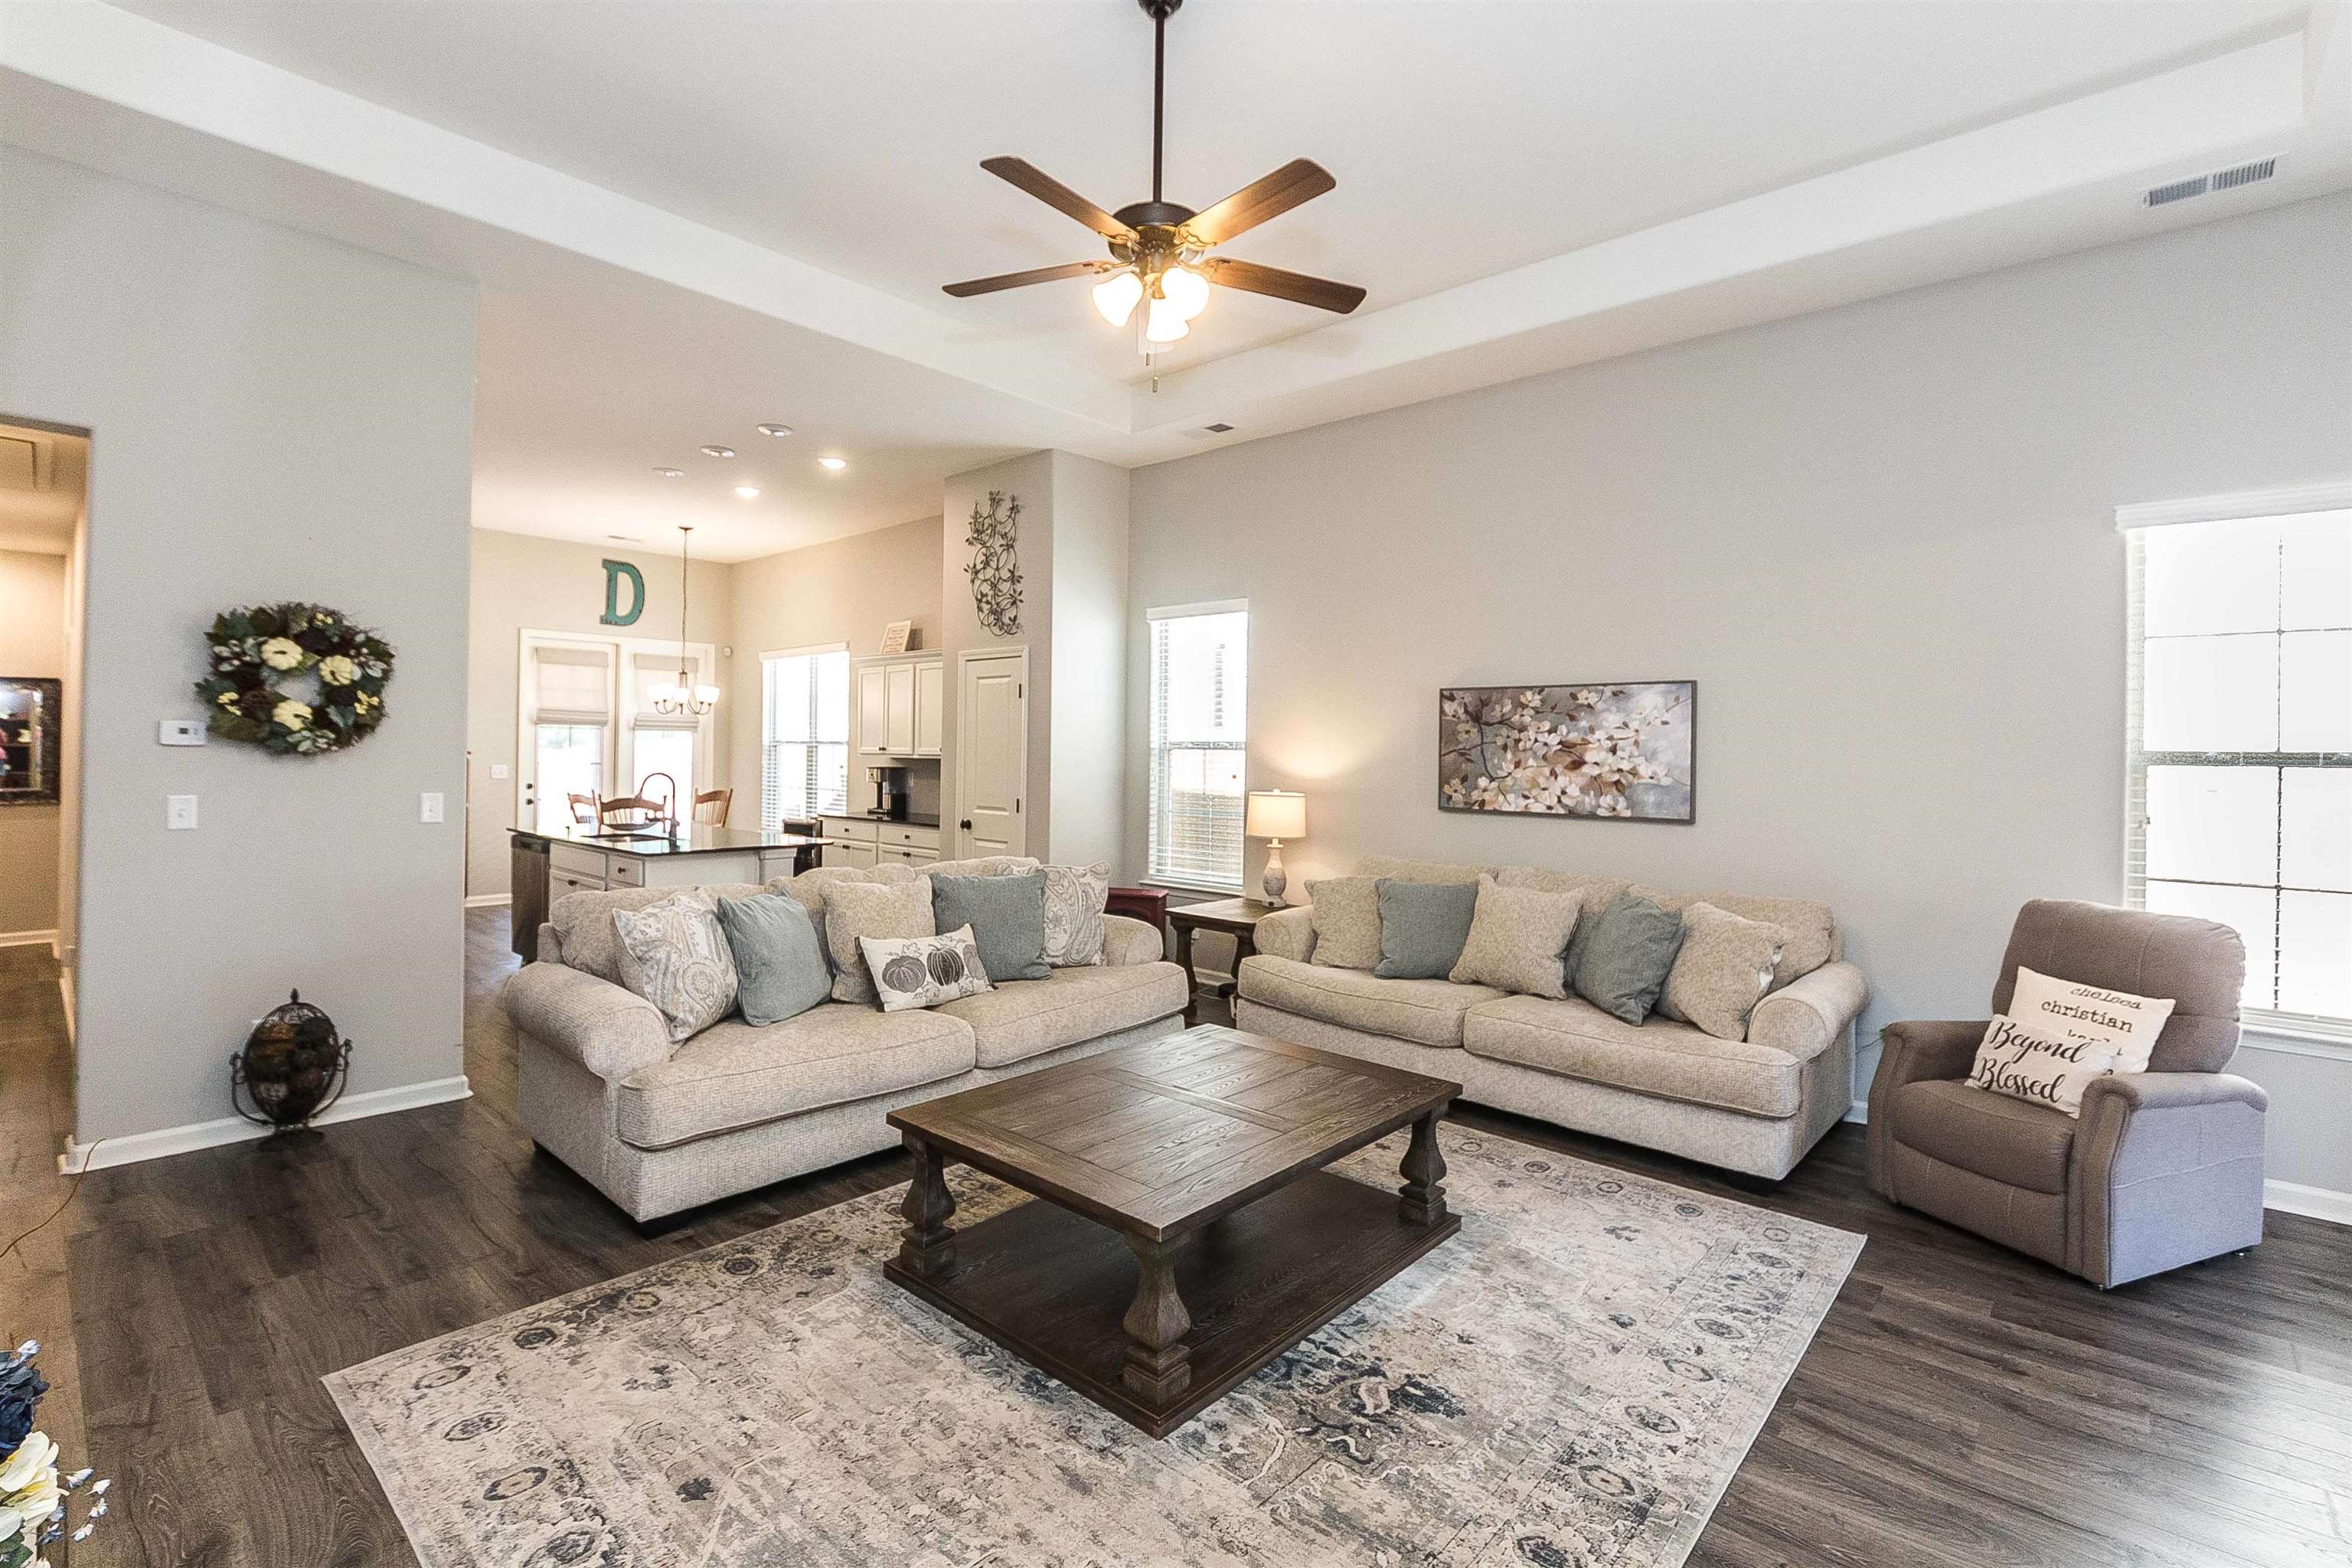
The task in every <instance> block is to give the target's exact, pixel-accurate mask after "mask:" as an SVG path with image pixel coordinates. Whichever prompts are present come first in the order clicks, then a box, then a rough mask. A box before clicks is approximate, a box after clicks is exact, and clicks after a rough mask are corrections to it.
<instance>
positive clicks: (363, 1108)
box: [58, 1073, 474, 1176]
mask: <svg viewBox="0 0 2352 1568" xmlns="http://www.w3.org/2000/svg"><path fill="white" fill-rule="evenodd" d="M473 1092H474V1091H473V1089H472V1088H471V1087H470V1086H468V1085H467V1082H466V1078H465V1075H464V1074H463V1073H460V1074H459V1075H458V1076H457V1077H456V1078H436V1079H428V1080H426V1081H425V1082H424V1083H409V1084H403V1085H401V1086H400V1087H399V1088H397V1089H370V1090H368V1091H367V1092H366V1093H365V1094H347V1095H345V1096H343V1098H342V1099H341V1100H337V1101H336V1102H335V1103H334V1104H333V1105H331V1106H330V1107H329V1108H328V1110H327V1113H326V1114H325V1115H323V1116H321V1117H320V1118H319V1125H320V1126H325V1125H327V1124H329V1123H331V1122H336V1121H359V1120H360V1119H361V1118H362V1117H366V1116H383V1115H387V1114H389V1113H391V1112H393V1111H395V1110H416V1109H418V1108H419V1107H420V1106H426V1105H440V1104H444V1103H446V1102H447V1101H449V1100H464V1099H466V1098H467V1097H468V1096H470V1095H471V1094H472V1093H473ZM271 1131H272V1129H270V1128H268V1127H257V1126H255V1125H254V1124H253V1123H252V1122H250V1121H246V1120H245V1118H243V1117H241V1116H224V1117H222V1118H220V1119H219V1120H218V1121H191V1122H189V1123H188V1124H187V1125H186V1126H184V1127H160V1128H157V1129H156V1130H155V1131H152V1132H133V1133H131V1134H130V1135H129V1136H128V1137H123V1138H101V1139H100V1140H99V1141H98V1142H95V1143H77V1142H74V1141H73V1140H72V1139H70V1138H68V1139H67V1140H66V1150H65V1152H64V1153H62V1154H60V1155H58V1174H60V1175H67V1176H70V1175H72V1174H73V1173H75V1172H77V1171H103V1170H105V1169H107V1168H108V1167H109V1166H111V1165H131V1164H136V1163H139V1162H141V1161H142V1160H161V1159H165V1158H167V1157H169V1156H171V1155H173V1154H188V1153H193V1152H195V1151H196V1150H198V1149H217V1148H219V1147H220V1146H221V1145H222V1144H224V1143H245V1142H251V1141H253V1140H255V1139H257V1138H267V1137H268V1136H269V1134H270V1132H271Z"/></svg>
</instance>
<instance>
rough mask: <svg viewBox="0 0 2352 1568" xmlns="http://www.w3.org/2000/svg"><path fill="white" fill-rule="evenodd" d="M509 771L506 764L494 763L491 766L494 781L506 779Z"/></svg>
mask: <svg viewBox="0 0 2352 1568" xmlns="http://www.w3.org/2000/svg"><path fill="white" fill-rule="evenodd" d="M508 771H509V770H508V768H507V765H506V763H491V764H490V776H491V777H492V778H494V779H502V778H504V777H506V776H507V773H508Z"/></svg>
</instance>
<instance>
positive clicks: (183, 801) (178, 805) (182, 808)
mask: <svg viewBox="0 0 2352 1568" xmlns="http://www.w3.org/2000/svg"><path fill="white" fill-rule="evenodd" d="M163 826H165V827H166V828H168V829H170V830H171V831H172V832H173V833H190V832H194V830H195V826H196V797H195V796H194V795H165V796H164V797H163Z"/></svg>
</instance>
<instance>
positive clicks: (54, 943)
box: [0, 928, 58, 958]
mask: <svg viewBox="0 0 2352 1568" xmlns="http://www.w3.org/2000/svg"><path fill="white" fill-rule="evenodd" d="M0 947H46V948H47V949H48V950H49V956H50V957H52V958H54V957H56V956H57V952H58V933H57V931H56V930H55V929H54V928H52V929H50V930H48V931H0Z"/></svg>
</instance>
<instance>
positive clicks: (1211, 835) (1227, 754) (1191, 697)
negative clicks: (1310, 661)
mask: <svg viewBox="0 0 2352 1568" xmlns="http://www.w3.org/2000/svg"><path fill="white" fill-rule="evenodd" d="M1146 621H1147V623H1148V625H1149V626H1150V631H1151V807H1150V836H1151V858H1150V877H1151V879H1152V880H1154V881H1160V882H1174V883H1177V884H1179V885H1181V886H1184V887H1196V888H1204V889H1214V890H1217V891H1221V892H1239V891H1241V886H1242V775H1243V772H1244V767H1245V765H1246V763H1247V758H1248V745H1249V606H1248V605H1246V604H1244V603H1242V602H1240V601H1228V602H1225V603H1222V604H1213V605H1182V606H1180V607H1177V608H1174V609H1164V610H1152V611H1150V612H1149V613H1148V614H1147V616H1146Z"/></svg>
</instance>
